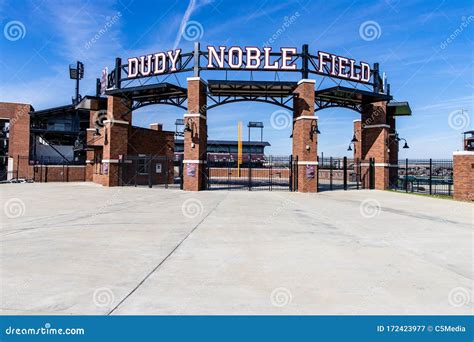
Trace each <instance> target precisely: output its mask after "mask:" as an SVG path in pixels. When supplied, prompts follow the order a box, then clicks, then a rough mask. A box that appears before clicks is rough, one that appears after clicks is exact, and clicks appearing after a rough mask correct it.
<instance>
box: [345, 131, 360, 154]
mask: <svg viewBox="0 0 474 342" xmlns="http://www.w3.org/2000/svg"><path fill="white" fill-rule="evenodd" d="M358 141H359V140H357V138H356V136H355V133H354V135H353V136H352V140H351V142H350V144H349V147H348V148H347V150H348V151H352V147H351V145H354V148H355V143H356V142H358Z"/></svg>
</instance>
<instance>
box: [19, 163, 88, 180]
mask: <svg viewBox="0 0 474 342" xmlns="http://www.w3.org/2000/svg"><path fill="white" fill-rule="evenodd" d="M28 173H29V174H30V175H31V179H33V180H34V181H35V182H84V181H85V180H86V166H85V165H70V166H67V165H35V166H31V165H30V167H29V170H28Z"/></svg>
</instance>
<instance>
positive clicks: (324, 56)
mask: <svg viewBox="0 0 474 342" xmlns="http://www.w3.org/2000/svg"><path fill="white" fill-rule="evenodd" d="M328 58H329V54H328V53H326V52H322V51H318V60H319V68H318V72H320V73H324V66H325V65H326V64H327V63H326V61H325V59H328Z"/></svg>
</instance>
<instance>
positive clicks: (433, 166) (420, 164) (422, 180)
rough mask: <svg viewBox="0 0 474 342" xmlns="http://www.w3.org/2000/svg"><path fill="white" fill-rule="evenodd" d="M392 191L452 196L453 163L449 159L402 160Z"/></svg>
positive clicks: (393, 179)
mask: <svg viewBox="0 0 474 342" xmlns="http://www.w3.org/2000/svg"><path fill="white" fill-rule="evenodd" d="M391 179H392V183H391V184H390V187H391V188H392V189H393V190H398V191H405V192H414V193H415V192H416V193H422V194H427V195H445V196H452V195H453V161H452V160H451V159H402V160H399V161H398V170H397V175H396V177H391Z"/></svg>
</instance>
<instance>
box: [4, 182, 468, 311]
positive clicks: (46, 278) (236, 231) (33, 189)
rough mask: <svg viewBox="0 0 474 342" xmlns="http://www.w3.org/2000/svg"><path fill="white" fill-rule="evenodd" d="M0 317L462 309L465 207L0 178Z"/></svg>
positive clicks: (350, 196) (381, 195)
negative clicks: (1, 180)
mask: <svg viewBox="0 0 474 342" xmlns="http://www.w3.org/2000/svg"><path fill="white" fill-rule="evenodd" d="M0 191H1V203H0V204H1V206H2V208H3V210H2V211H1V213H0V215H1V216H0V220H1V223H2V225H1V265H0V272H1V273H0V275H1V294H0V296H1V297H0V299H1V303H0V306H1V313H2V314H472V313H473V311H472V310H473V292H472V290H473V218H474V205H472V204H469V203H462V202H456V201H451V200H442V199H434V198H427V197H421V196H414V195H407V194H399V193H392V192H381V191H366V190H359V191H356V190H354V191H346V192H344V191H333V192H324V193H318V194H299V193H288V192H267V191H255V192H248V191H230V192H228V191H206V192H199V193H186V192H182V191H179V190H165V189H148V188H102V187H100V186H97V185H94V184H86V183H69V184H67V183H56V184H54V183H49V184H4V185H1V187H0Z"/></svg>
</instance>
